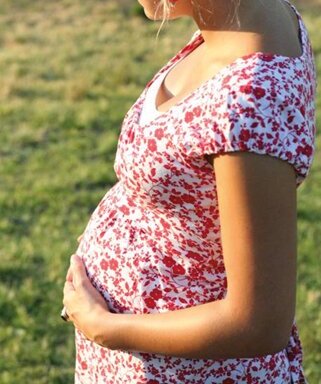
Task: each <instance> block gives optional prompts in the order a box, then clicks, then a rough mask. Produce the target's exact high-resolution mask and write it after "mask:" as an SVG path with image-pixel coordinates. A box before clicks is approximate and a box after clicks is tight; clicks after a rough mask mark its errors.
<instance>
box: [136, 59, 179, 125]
mask: <svg viewBox="0 0 321 384" xmlns="http://www.w3.org/2000/svg"><path fill="white" fill-rule="evenodd" d="M181 59H182V58H181ZM181 59H180V60H178V61H177V62H176V63H175V64H174V65H173V66H172V67H169V68H168V70H166V71H164V72H163V73H161V74H160V76H159V77H158V78H157V79H156V80H155V81H154V82H153V83H152V84H151V86H150V87H149V88H148V90H147V93H146V98H145V100H144V104H143V107H142V112H141V114H140V118H139V123H140V124H141V125H146V124H148V123H150V122H151V121H152V120H154V119H155V118H156V117H157V116H159V115H161V114H162V113H164V112H161V111H158V110H157V109H156V96H157V93H158V90H159V88H160V86H161V84H162V82H163V80H164V78H165V76H166V75H167V74H168V73H169V70H172V69H173V68H174V67H175V66H176V65H177V63H179V62H180V61H181Z"/></svg>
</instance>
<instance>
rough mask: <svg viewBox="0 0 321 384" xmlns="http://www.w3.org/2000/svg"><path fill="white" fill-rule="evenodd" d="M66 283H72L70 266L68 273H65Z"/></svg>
mask: <svg viewBox="0 0 321 384" xmlns="http://www.w3.org/2000/svg"><path fill="white" fill-rule="evenodd" d="M66 281H70V282H71V283H72V267H71V265H70V266H69V268H68V271H67V275H66Z"/></svg>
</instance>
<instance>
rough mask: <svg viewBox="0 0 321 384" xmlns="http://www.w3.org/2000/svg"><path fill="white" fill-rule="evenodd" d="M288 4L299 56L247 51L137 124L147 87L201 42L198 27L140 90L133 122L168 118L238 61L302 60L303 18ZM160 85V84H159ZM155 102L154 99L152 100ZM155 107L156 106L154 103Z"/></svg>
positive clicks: (304, 47)
mask: <svg viewBox="0 0 321 384" xmlns="http://www.w3.org/2000/svg"><path fill="white" fill-rule="evenodd" d="M282 1H284V2H286V3H288V4H289V5H290V7H291V8H292V9H293V11H294V12H295V14H296V16H297V20H298V26H299V33H298V35H299V36H298V37H299V40H300V44H301V52H302V53H301V55H300V56H295V57H293V56H285V55H280V54H276V53H273V52H262V51H255V52H252V53H249V54H247V55H243V56H240V57H238V58H236V59H235V60H233V61H232V62H231V63H229V64H227V65H225V66H224V67H222V68H221V69H220V70H219V71H218V72H217V73H216V74H215V75H214V76H212V77H210V78H209V79H207V80H205V81H204V82H203V83H202V84H201V85H199V86H198V87H197V88H195V89H194V90H193V91H191V92H189V93H188V94H187V95H186V96H185V97H183V98H182V99H181V100H180V101H178V102H177V103H175V104H173V105H172V106H171V107H169V109H168V110H167V111H163V112H162V113H160V114H159V115H158V116H156V117H155V118H154V119H152V120H150V121H148V122H147V123H146V124H139V119H140V113H141V105H143V102H144V100H145V97H146V94H147V91H148V89H149V87H150V86H151V85H152V84H153V83H154V82H155V81H156V80H157V79H158V77H159V76H161V74H163V72H164V71H166V75H165V77H166V76H167V75H168V73H169V72H170V70H171V69H172V68H173V67H174V65H175V64H176V63H178V62H179V61H182V60H184V59H185V58H186V57H187V56H188V55H189V54H190V53H191V52H193V51H194V50H195V49H196V48H197V47H199V46H200V45H201V44H202V43H203V42H204V38H203V36H202V33H201V31H200V30H199V29H198V30H197V31H196V32H195V34H194V35H196V36H195V38H194V39H193V40H192V41H191V42H190V43H189V44H187V45H186V46H184V47H183V48H182V49H181V50H180V51H179V52H178V53H177V54H176V56H174V58H173V59H172V60H170V61H169V63H167V65H165V67H163V68H162V69H161V70H160V71H159V72H158V73H157V74H156V75H155V76H154V78H153V79H152V80H151V81H150V82H149V83H148V84H147V86H146V87H145V89H144V91H143V92H142V94H141V96H140V98H139V99H138V100H137V105H138V108H137V109H136V116H135V117H134V122H135V124H137V125H140V127H141V128H147V127H149V126H150V125H152V124H154V123H156V122H159V121H160V120H162V119H165V118H166V119H170V117H171V116H172V114H173V113H174V112H175V111H176V110H177V109H179V108H180V107H181V106H182V105H183V104H185V103H186V102H187V101H188V100H190V99H192V98H193V97H194V96H195V95H197V93H198V92H201V91H202V90H203V89H204V88H205V87H206V86H208V85H209V84H210V83H211V82H216V81H218V79H219V78H220V77H221V76H223V75H224V74H225V73H226V72H228V71H229V70H230V69H231V68H232V67H234V66H236V65H237V64H240V63H248V62H250V61H251V60H255V59H258V60H262V61H263V62H265V61H266V58H267V57H268V58H269V59H270V60H269V61H268V63H269V65H271V62H273V61H275V60H277V59H283V60H285V61H288V62H294V63H296V62H298V63H299V62H301V61H302V60H304V58H305V56H306V54H307V53H308V47H307V40H306V39H307V36H306V34H305V28H304V25H303V20H302V18H301V15H300V13H299V12H298V11H297V9H296V7H295V6H294V5H293V4H292V3H291V2H290V0H282ZM160 85H161V84H160ZM158 90H159V89H157V90H156V95H157V94H158ZM154 102H155V100H154ZM155 108H156V103H155Z"/></svg>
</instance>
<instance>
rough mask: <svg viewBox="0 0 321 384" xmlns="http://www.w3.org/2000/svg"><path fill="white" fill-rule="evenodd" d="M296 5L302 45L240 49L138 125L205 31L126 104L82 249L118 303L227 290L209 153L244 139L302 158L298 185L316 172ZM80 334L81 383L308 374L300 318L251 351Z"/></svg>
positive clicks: (156, 306) (241, 383)
mask: <svg viewBox="0 0 321 384" xmlns="http://www.w3.org/2000/svg"><path fill="white" fill-rule="evenodd" d="M285 1H288V0H285ZM293 9H294V10H295V11H296V12H297V10H296V8H294V7H293ZM297 15H298V18H299V21H300V32H301V38H302V45H303V48H304V54H303V55H302V56H301V57H298V58H290V57H289V58H287V57H285V56H281V55H274V54H269V53H262V52H257V53H253V54H250V55H246V56H243V57H241V58H239V59H237V60H235V61H234V62H233V63H231V64H230V65H228V66H226V67H225V68H223V69H222V70H221V71H219V73H218V75H217V76H214V77H213V78H211V79H210V80H209V81H207V82H205V83H204V84H203V85H202V86H201V87H199V88H198V89H197V90H196V91H195V92H194V93H193V94H191V97H188V98H186V99H185V102H184V103H180V104H178V105H176V106H174V107H173V108H171V109H170V111H169V112H165V113H163V114H161V115H160V116H159V117H158V118H157V119H155V122H153V121H151V123H150V124H148V126H144V127H143V128H142V127H141V125H140V124H139V116H140V111H141V109H142V105H143V103H144V100H145V97H146V92H147V90H148V88H149V86H150V85H151V84H152V83H153V81H155V79H157V76H158V74H160V73H163V72H164V71H168V70H170V69H171V67H172V65H174V64H175V63H176V62H177V60H180V59H182V58H183V57H185V55H187V54H189V53H190V52H191V51H192V50H194V49H195V48H196V47H197V46H198V45H199V44H201V43H202V42H203V41H204V40H203V38H202V35H201V33H200V31H197V32H196V33H195V34H194V36H193V37H192V39H191V40H190V42H188V44H187V45H186V46H185V47H183V48H182V49H181V50H180V51H179V52H178V53H177V54H176V55H175V56H174V57H173V58H172V59H171V60H170V61H169V62H168V63H167V64H166V65H165V66H164V67H163V68H162V69H161V70H160V71H159V72H158V73H157V74H156V75H155V76H154V78H153V79H152V80H151V81H149V82H148V83H147V85H146V88H145V89H144V91H143V93H142V94H141V96H140V97H139V98H138V100H137V101H136V102H135V103H134V105H133V106H132V108H131V109H130V110H129V111H128V113H127V114H126V116H125V119H124V122H123V125H122V128H121V133H120V136H119V143H118V148H117V152H116V159H115V164H114V169H115V172H116V175H117V177H118V182H117V183H116V184H115V185H114V186H113V187H112V188H110V189H109V191H107V192H106V194H105V196H103V198H102V200H101V201H100V203H99V204H98V206H97V208H96V209H95V210H94V212H93V213H92V215H91V217H90V220H89V222H88V224H87V227H86V229H85V231H84V236H83V238H82V239H81V242H80V243H79V246H78V249H77V251H76V253H77V254H79V255H80V256H81V257H82V259H83V260H84V263H85V266H86V269H87V271H88V276H90V279H91V281H92V283H93V284H95V286H96V287H98V288H97V289H99V290H100V292H101V293H102V294H103V296H104V297H105V299H106V301H107V304H108V306H109V308H110V309H111V310H112V311H113V312H117V313H133V314H139V313H156V312H164V311H172V310H177V309H181V308H186V307H189V306H194V305H198V304H201V303H206V302H209V301H213V300H221V299H223V298H224V297H225V295H226V293H227V288H228V284H227V277H226V273H225V267H224V260H223V254H222V243H221V232H220V222H219V210H218V202H217V198H216V185H215V183H214V182H213V179H215V173H214V172H213V168H212V167H211V166H210V165H209V164H208V162H207V161H206V160H205V159H204V155H205V154H210V153H224V152H228V151H238V150H244V151H251V152H255V153H258V154H268V155H271V156H274V157H278V158H281V159H283V160H285V161H287V162H289V163H290V164H292V166H293V167H294V169H295V171H296V181H297V187H298V186H299V185H300V184H301V183H302V182H303V180H304V179H305V178H306V176H307V175H308V172H309V170H310V168H311V164H312V158H313V154H314V140H315V136H314V135H315V122H314V114H315V105H314V97H315V91H316V89H315V87H313V86H311V84H314V83H315V81H316V72H315V67H314V62H313V54H312V48H311V45H310V42H309V38H308V33H307V30H306V27H305V25H304V23H303V20H302V19H301V16H300V14H299V13H298V12H297ZM75 337H76V366H75V384H93V383H95V384H105V383H113V384H124V383H130V384H139V383H140V384H167V383H175V384H187V383H191V384H216V383H224V384H232V383H236V384H245V383H246V384H250V383H253V384H254V383H257V384H258V383H260V384H281V383H282V384H290V383H291V380H292V383H293V384H304V383H306V380H305V376H304V372H303V367H302V347H301V341H300V337H299V332H298V329H297V325H296V322H295V320H294V321H293V325H292V329H291V335H290V338H289V342H288V345H287V347H286V348H285V349H283V350H281V351H279V352H278V353H275V354H273V355H266V356H259V357H255V358H254V357H252V358H231V359H218V360H209V359H206V360H205V359H204V360H203V359H187V358H178V357H174V356H161V355H156V354H151V353H144V352H128V351H121V350H110V349H108V348H103V347H101V346H100V345H98V344H95V343H94V342H91V341H89V340H87V339H86V338H85V337H84V335H83V334H82V333H81V332H80V331H79V330H77V329H75Z"/></svg>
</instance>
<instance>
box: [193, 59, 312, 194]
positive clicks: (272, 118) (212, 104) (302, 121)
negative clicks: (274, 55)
mask: <svg viewBox="0 0 321 384" xmlns="http://www.w3.org/2000/svg"><path fill="white" fill-rule="evenodd" d="M269 59H270V57H267V58H266V60H269ZM253 65H254V68H253V66H252V67H249V66H245V67H243V68H239V69H238V70H237V71H236V70H235V72H234V73H233V71H232V70H231V71H230V70H229V71H227V73H224V75H223V76H221V78H220V79H219V81H214V82H213V83H210V84H209V86H208V87H207V89H206V90H205V92H204V95H203V98H202V105H200V111H201V112H199V115H200V117H199V119H198V120H194V121H192V124H191V127H190V132H189V135H188V137H189V143H188V144H189V151H190V154H191V155H193V154H194V155H195V156H203V155H205V154H221V153H225V152H234V151H248V152H253V153H257V154H265V155H270V156H273V157H276V158H279V159H281V160H284V161H287V162H288V163H290V164H291V165H292V166H293V167H294V169H295V172H296V177H297V187H298V186H299V185H300V184H301V183H302V181H303V180H304V179H305V178H306V176H307V174H308V173H309V169H310V167H311V164H312V159H313V156H314V151H315V130H316V128H315V106H314V98H313V92H312V91H311V90H312V89H313V87H312V86H309V85H306V83H307V79H304V78H303V80H302V76H303V74H302V71H301V78H300V77H298V76H297V75H296V73H292V72H291V71H292V69H293V68H292V69H291V68H290V67H289V68H288V69H287V68H282V67H281V66H280V67H278V66H276V63H273V65H274V67H273V70H272V69H271V68H272V67H268V66H264V65H261V64H260V62H255V63H253ZM292 67H293V66H292ZM278 69H279V70H278ZM281 69H282V70H281ZM287 71H289V72H288V73H287ZM284 74H287V75H286V76H285V75H284ZM286 78H287V81H285V79H286ZM291 79H293V81H292V80H291ZM295 79H296V80H295Z"/></svg>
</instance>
